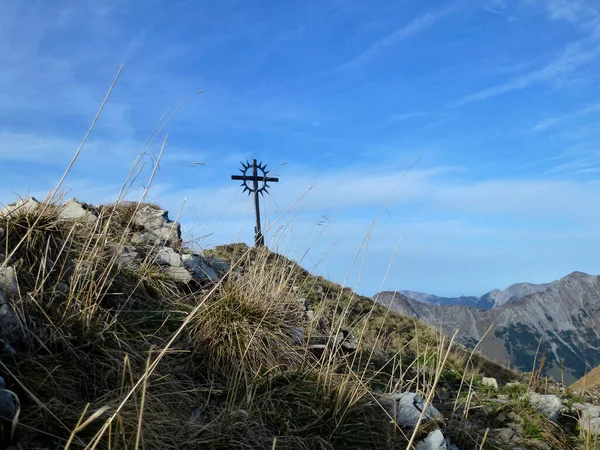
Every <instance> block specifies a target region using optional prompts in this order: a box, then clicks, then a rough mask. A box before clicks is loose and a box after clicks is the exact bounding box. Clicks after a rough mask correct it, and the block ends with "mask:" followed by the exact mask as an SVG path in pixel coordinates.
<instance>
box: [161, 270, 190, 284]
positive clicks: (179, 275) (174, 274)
mask: <svg viewBox="0 0 600 450" xmlns="http://www.w3.org/2000/svg"><path fill="white" fill-rule="evenodd" d="M166 274H167V275H168V276H169V277H170V278H172V279H173V280H175V281H179V282H181V283H189V282H190V281H192V279H193V277H192V274H191V273H190V272H189V271H188V270H187V269H186V268H184V267H173V266H171V267H168V268H167V270H166Z"/></svg>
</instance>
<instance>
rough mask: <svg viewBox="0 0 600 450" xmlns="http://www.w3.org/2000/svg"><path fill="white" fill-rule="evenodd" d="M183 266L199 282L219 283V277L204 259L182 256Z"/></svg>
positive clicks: (192, 255) (195, 256)
mask: <svg viewBox="0 0 600 450" xmlns="http://www.w3.org/2000/svg"><path fill="white" fill-rule="evenodd" d="M181 259H182V261H183V266H184V267H185V268H187V269H188V270H189V271H191V272H192V275H193V276H194V278H195V279H196V280H198V281H219V275H218V274H217V273H216V272H215V271H214V270H213V269H212V267H210V266H209V265H208V264H207V263H206V261H205V260H204V258H203V257H202V256H200V255H196V254H188V255H182V257H181Z"/></svg>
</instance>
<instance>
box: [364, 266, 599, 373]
mask: <svg viewBox="0 0 600 450" xmlns="http://www.w3.org/2000/svg"><path fill="white" fill-rule="evenodd" d="M374 300H375V301H376V302H378V303H381V304H383V305H385V306H388V305H389V306H390V307H391V309H392V310H393V311H395V312H398V313H400V314H403V315H407V316H410V317H416V318H418V319H420V320H421V321H423V322H424V323H426V324H428V325H431V326H434V327H437V328H440V327H441V329H442V330H443V331H444V333H446V334H447V335H452V334H454V332H455V331H456V330H457V329H458V330H459V331H458V335H457V340H458V342H460V343H462V344H464V345H466V346H469V347H474V346H475V345H476V344H477V343H478V342H479V341H480V340H481V338H482V337H483V336H484V334H485V333H486V331H487V330H488V328H490V326H492V329H491V331H490V332H489V333H488V335H487V336H486V337H485V339H483V340H482V341H481V343H480V344H479V347H478V350H480V351H481V352H482V353H483V354H484V355H486V356H488V357H490V358H492V359H494V360H496V361H499V362H502V363H504V364H507V365H509V366H511V367H516V368H518V369H520V370H522V371H529V370H531V369H532V366H533V361H534V357H535V353H536V350H537V349H538V344H539V355H540V356H541V354H542V353H545V354H546V358H547V359H546V364H545V370H544V373H545V374H547V375H550V376H552V377H554V378H556V379H558V380H560V379H561V361H562V364H563V368H564V373H563V376H564V379H565V382H566V383H571V382H573V381H575V380H576V379H578V378H580V377H581V376H583V375H584V373H585V372H586V368H587V370H588V371H589V369H590V368H593V367H596V366H597V365H600V277H599V276H596V275H588V274H585V273H582V272H573V273H571V274H570V275H567V276H566V277H564V278H561V279H560V280H557V281H553V282H551V283H546V284H537V285H536V284H531V283H519V284H515V285H512V286H510V287H509V288H507V289H505V290H504V291H499V290H497V289H496V290H493V291H491V292H489V293H487V294H485V295H483V296H481V297H458V298H444V297H436V296H432V295H427V294H423V293H415V292H410V291H408V292H407V291H404V292H381V293H379V294H377V295H375V296H374ZM538 360H539V358H538Z"/></svg>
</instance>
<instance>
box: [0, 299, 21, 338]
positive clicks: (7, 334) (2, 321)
mask: <svg viewBox="0 0 600 450" xmlns="http://www.w3.org/2000/svg"><path fill="white" fill-rule="evenodd" d="M0 338H2V339H5V340H6V342H7V343H8V344H9V345H10V346H15V345H16V344H18V343H20V342H21V340H22V333H21V322H20V321H19V318H18V316H17V315H16V314H15V312H14V310H13V308H12V306H11V305H10V303H9V302H8V300H7V299H6V295H5V294H4V292H3V291H0Z"/></svg>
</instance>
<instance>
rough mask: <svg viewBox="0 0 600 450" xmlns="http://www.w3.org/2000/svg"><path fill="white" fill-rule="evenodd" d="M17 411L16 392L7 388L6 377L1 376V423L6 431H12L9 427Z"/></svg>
mask: <svg viewBox="0 0 600 450" xmlns="http://www.w3.org/2000/svg"><path fill="white" fill-rule="evenodd" d="M16 413H17V405H16V403H15V394H13V393H12V392H11V391H9V390H8V389H6V382H5V381H4V378H2V377H0V424H1V425H2V427H3V430H4V432H5V433H6V432H7V431H8V432H10V428H8V429H7V428H6V427H9V426H10V424H12V421H13V419H14V418H15V415H16Z"/></svg>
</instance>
